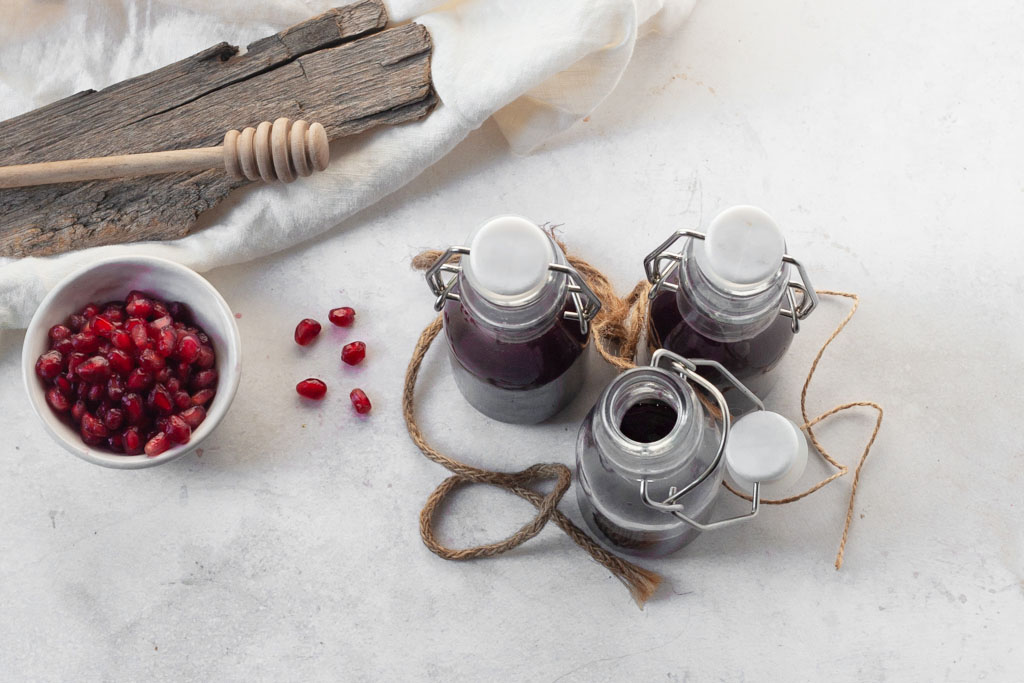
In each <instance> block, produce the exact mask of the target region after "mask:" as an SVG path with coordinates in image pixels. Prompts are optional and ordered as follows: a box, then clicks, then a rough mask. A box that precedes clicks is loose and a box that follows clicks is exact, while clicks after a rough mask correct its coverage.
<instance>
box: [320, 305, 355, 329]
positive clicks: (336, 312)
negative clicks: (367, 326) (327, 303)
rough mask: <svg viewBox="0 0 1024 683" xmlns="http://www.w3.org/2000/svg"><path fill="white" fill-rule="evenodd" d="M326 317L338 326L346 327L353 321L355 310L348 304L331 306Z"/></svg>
mask: <svg viewBox="0 0 1024 683" xmlns="http://www.w3.org/2000/svg"><path fill="white" fill-rule="evenodd" d="M327 318H328V320H330V321H331V322H332V323H334V324H335V325H337V326H338V327H348V326H350V325H351V324H352V323H353V322H355V319H356V312H355V310H354V309H352V308H349V307H348V306H342V307H341V308H332V309H331V311H330V313H328V314H327Z"/></svg>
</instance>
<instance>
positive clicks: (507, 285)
mask: <svg viewBox="0 0 1024 683" xmlns="http://www.w3.org/2000/svg"><path fill="white" fill-rule="evenodd" d="M554 260H555V254H554V250H553V249H552V245H551V240H550V239H549V238H548V236H547V235H546V234H544V231H543V230H541V229H540V228H539V227H537V225H536V224H534V223H533V222H531V221H529V220H527V219H526V218H522V217H520V216H498V217H495V218H492V219H491V220H489V221H487V222H486V223H484V224H483V225H482V226H480V227H479V228H478V229H477V230H476V232H475V233H474V234H473V236H472V239H471V242H470V245H469V256H467V257H465V258H464V263H463V273H464V274H465V276H466V278H467V279H468V280H469V282H470V284H471V285H472V286H473V288H474V289H475V290H476V291H477V292H479V293H480V294H481V296H483V297H485V298H487V299H488V300H490V301H491V302H493V303H496V304H504V305H517V304H521V303H526V302H528V301H530V300H532V299H534V298H535V297H536V296H537V295H538V294H539V293H540V291H541V290H542V289H543V288H544V286H545V285H546V284H547V282H548V278H549V277H550V275H551V273H550V270H549V266H550V264H551V263H552V262H553V261H554Z"/></svg>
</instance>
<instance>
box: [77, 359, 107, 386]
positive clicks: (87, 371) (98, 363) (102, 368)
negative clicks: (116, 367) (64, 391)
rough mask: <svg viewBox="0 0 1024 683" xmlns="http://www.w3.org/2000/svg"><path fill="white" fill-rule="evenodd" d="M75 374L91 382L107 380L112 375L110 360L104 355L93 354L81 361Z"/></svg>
mask: <svg viewBox="0 0 1024 683" xmlns="http://www.w3.org/2000/svg"><path fill="white" fill-rule="evenodd" d="M75 374H77V375H78V376H79V377H81V378H82V379H83V380H85V381H86V382H89V383H90V384H95V383H96V382H106V381H107V379H108V378H109V377H110V362H109V361H107V359H106V358H104V357H103V356H93V357H92V358H89V359H88V360H85V361H83V362H82V363H80V364H79V365H78V367H77V368H75Z"/></svg>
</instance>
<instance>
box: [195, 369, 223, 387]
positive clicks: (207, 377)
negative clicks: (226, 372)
mask: <svg viewBox="0 0 1024 683" xmlns="http://www.w3.org/2000/svg"><path fill="white" fill-rule="evenodd" d="M216 381H217V371H216V370H212V369H211V370H201V371H199V372H197V373H196V375H195V377H193V378H192V389H193V390H196V389H206V388H207V387H209V386H211V385H212V384H214V383H215V382H216Z"/></svg>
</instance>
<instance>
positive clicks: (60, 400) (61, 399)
mask: <svg viewBox="0 0 1024 683" xmlns="http://www.w3.org/2000/svg"><path fill="white" fill-rule="evenodd" d="M46 402H47V403H49V404H50V407H51V408H53V409H54V410H56V411H57V412H58V413H66V412H67V411H68V410H70V409H71V401H69V400H68V397H67V396H65V395H64V394H63V393H62V392H61V390H60V389H58V388H57V387H50V388H49V389H47V390H46Z"/></svg>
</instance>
